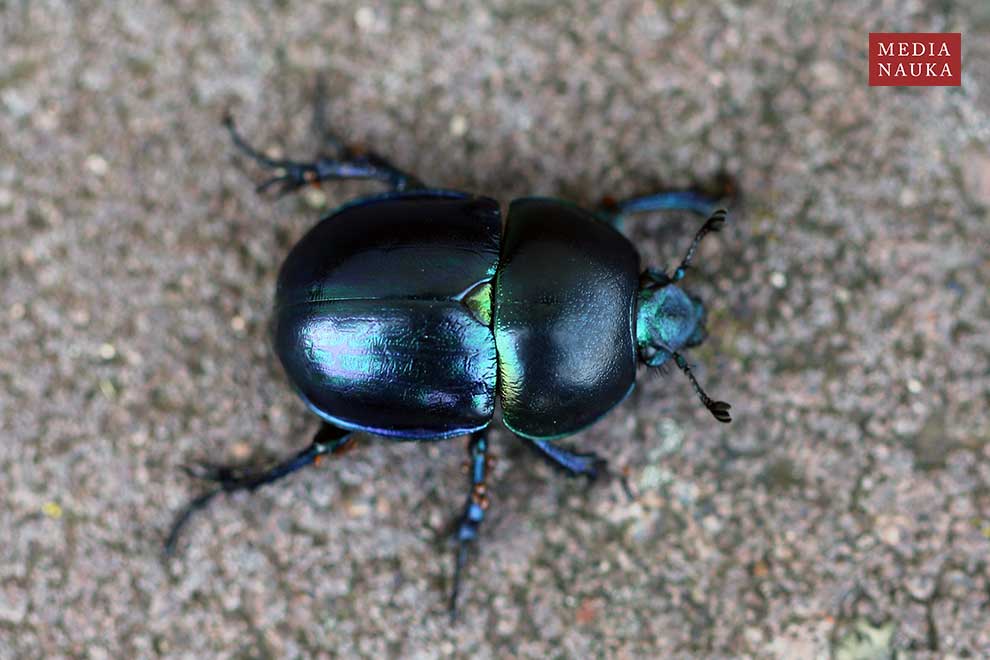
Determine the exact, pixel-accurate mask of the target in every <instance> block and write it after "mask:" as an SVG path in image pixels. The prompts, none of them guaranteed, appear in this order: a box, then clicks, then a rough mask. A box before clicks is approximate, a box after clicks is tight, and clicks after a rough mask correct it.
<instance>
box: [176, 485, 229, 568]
mask: <svg viewBox="0 0 990 660" xmlns="http://www.w3.org/2000/svg"><path fill="white" fill-rule="evenodd" d="M222 492H223V489H222V488H217V489H215V490H211V491H209V492H206V493H203V494H202V495H200V496H199V497H197V498H195V499H194V500H192V501H191V502H189V503H188V504H186V506H184V507H183V508H182V510H181V511H179V513H177V514H176V516H175V520H174V521H173V522H172V527H171V528H170V529H169V532H168V536H166V537H165V544H164V545H163V547H162V556H163V557H164V558H165V559H168V558H170V557H172V556H173V555H174V554H175V547H176V544H177V543H178V541H179V534H180V533H181V532H182V530H183V528H185V526H186V523H188V522H189V519H190V518H191V517H192V515H193V514H194V513H196V512H197V511H199V510H200V509H204V508H206V505H207V504H209V503H210V501H211V500H212V499H213V498H214V497H216V496H217V495H219V494H220V493H222Z"/></svg>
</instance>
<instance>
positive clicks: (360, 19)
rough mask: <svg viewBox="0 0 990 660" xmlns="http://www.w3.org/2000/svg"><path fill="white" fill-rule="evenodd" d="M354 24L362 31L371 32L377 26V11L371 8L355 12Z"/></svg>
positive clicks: (362, 8) (363, 8)
mask: <svg viewBox="0 0 990 660" xmlns="http://www.w3.org/2000/svg"><path fill="white" fill-rule="evenodd" d="M354 22H355V23H357V26H358V28H360V29H361V30H364V31H365V32H367V31H369V30H370V29H371V28H373V27H374V26H375V10H374V9H372V8H371V7H361V8H360V9H358V10H357V11H356V12H354Z"/></svg>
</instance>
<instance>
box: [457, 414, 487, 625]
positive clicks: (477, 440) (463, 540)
mask: <svg viewBox="0 0 990 660" xmlns="http://www.w3.org/2000/svg"><path fill="white" fill-rule="evenodd" d="M485 433H486V431H478V432H476V433H472V434H471V441H470V442H469V443H468V464H467V469H468V474H469V476H470V479H471V491H470V492H469V493H468V497H467V502H466V503H465V504H464V513H463V514H462V515H461V521H460V524H459V525H458V527H457V558H456V560H455V564H454V588H453V591H452V592H451V594H450V620H451V621H455V620H456V619H457V595H458V592H459V591H460V586H461V572H462V571H463V570H464V565H465V564H466V563H467V555H468V547H469V544H470V543H472V542H473V541H474V540H475V539H477V538H478V528H479V527H481V522H482V521H483V520H484V519H485V511H486V510H487V509H488V485H487V483H486V479H487V477H488V471H489V470H490V469H491V468H492V466H493V465H494V457H493V456H490V455H489V454H488V439H487V438H486V437H485Z"/></svg>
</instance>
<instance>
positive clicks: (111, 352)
mask: <svg viewBox="0 0 990 660" xmlns="http://www.w3.org/2000/svg"><path fill="white" fill-rule="evenodd" d="M99 353H100V357H101V358H103V359H104V360H112V359H114V358H115V357H116V356H117V349H116V348H114V346H113V344H101V345H100V350H99Z"/></svg>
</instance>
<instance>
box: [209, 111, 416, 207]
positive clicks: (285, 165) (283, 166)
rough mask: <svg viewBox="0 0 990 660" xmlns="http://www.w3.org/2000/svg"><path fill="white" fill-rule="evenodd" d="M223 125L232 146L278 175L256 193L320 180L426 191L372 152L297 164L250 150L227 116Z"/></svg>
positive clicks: (350, 151)
mask: <svg viewBox="0 0 990 660" xmlns="http://www.w3.org/2000/svg"><path fill="white" fill-rule="evenodd" d="M224 126H226V127H227V130H228V131H229V132H230V137H231V139H232V140H233V141H234V145H235V146H236V147H237V148H238V149H240V150H241V151H242V152H244V154H245V155H247V156H248V157H249V158H251V159H252V160H254V161H255V162H256V163H258V164H259V165H261V166H262V167H264V168H265V169H269V170H276V171H277V172H279V173H278V174H277V175H276V176H274V177H272V178H270V179H267V180H266V181H262V182H261V183H260V184H259V185H258V186H257V190H258V192H264V191H265V190H268V189H269V188H271V187H272V186H276V185H277V186H279V191H278V194H280V195H284V194H285V193H288V192H291V191H293V190H296V189H298V188H301V187H303V186H305V185H307V184H311V183H313V184H315V183H319V182H321V181H341V180H345V179H373V180H376V181H382V182H384V183H387V184H388V185H389V186H391V187H392V188H393V189H394V190H409V189H415V188H425V187H426V186H425V185H424V184H423V182H422V181H420V180H419V179H417V178H416V177H414V176H412V175H411V174H407V173H406V172H403V171H402V170H400V169H399V168H397V167H395V166H394V165H392V164H391V163H389V162H388V161H387V160H385V159H384V158H382V157H381V156H378V155H376V154H374V153H371V152H363V151H360V150H358V149H352V148H349V147H344V148H343V149H342V152H341V154H340V158H339V159H337V158H317V159H316V160H314V161H310V162H300V161H295V160H289V159H276V158H269V157H268V156H266V155H265V154H263V153H261V152H260V151H258V150H257V149H255V148H254V147H252V146H251V145H250V144H249V143H248V142H247V140H245V139H244V138H243V137H242V136H241V134H240V133H238V132H237V127H236V126H234V120H233V118H232V117H230V116H229V115H228V116H227V117H225V118H224Z"/></svg>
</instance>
